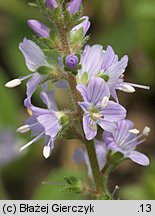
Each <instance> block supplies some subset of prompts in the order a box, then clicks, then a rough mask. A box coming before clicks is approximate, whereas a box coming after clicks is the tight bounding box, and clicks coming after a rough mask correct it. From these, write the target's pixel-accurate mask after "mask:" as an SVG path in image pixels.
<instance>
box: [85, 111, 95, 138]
mask: <svg viewBox="0 0 155 216" xmlns="http://www.w3.org/2000/svg"><path fill="white" fill-rule="evenodd" d="M83 129H84V132H85V135H86V139H87V140H92V139H93V138H94V137H95V136H96V134H97V125H96V123H95V122H94V121H93V120H92V119H91V118H90V117H89V115H85V116H84V117H83Z"/></svg>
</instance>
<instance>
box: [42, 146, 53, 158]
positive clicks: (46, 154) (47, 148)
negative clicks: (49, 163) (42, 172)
mask: <svg viewBox="0 0 155 216" xmlns="http://www.w3.org/2000/svg"><path fill="white" fill-rule="evenodd" d="M50 155H51V148H50V146H49V145H46V146H44V148H43V156H44V157H45V158H46V159H47V158H49V156H50Z"/></svg>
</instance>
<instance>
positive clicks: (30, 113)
mask: <svg viewBox="0 0 155 216" xmlns="http://www.w3.org/2000/svg"><path fill="white" fill-rule="evenodd" d="M27 112H28V114H29V115H30V116H31V115H32V110H31V109H30V108H27Z"/></svg>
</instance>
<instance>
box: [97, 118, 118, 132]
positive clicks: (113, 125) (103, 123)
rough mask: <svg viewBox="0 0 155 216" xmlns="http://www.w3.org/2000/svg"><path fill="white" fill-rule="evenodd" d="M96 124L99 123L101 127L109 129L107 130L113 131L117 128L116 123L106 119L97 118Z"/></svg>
mask: <svg viewBox="0 0 155 216" xmlns="http://www.w3.org/2000/svg"><path fill="white" fill-rule="evenodd" d="M97 124H99V125H100V126H101V128H102V129H104V130H106V131H109V132H114V131H115V130H116V129H117V126H116V123H114V122H110V121H106V120H103V119H100V120H98V121H97Z"/></svg>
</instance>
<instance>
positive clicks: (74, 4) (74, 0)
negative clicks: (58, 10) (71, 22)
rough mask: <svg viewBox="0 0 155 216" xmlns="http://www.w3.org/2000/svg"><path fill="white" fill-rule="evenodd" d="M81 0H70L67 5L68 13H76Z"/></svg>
mask: <svg viewBox="0 0 155 216" xmlns="http://www.w3.org/2000/svg"><path fill="white" fill-rule="evenodd" d="M81 3H82V0H71V1H70V2H69V4H68V6H67V10H68V11H69V13H70V15H72V16H73V15H74V14H76V13H77V12H78V11H79V9H80V6H81Z"/></svg>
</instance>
